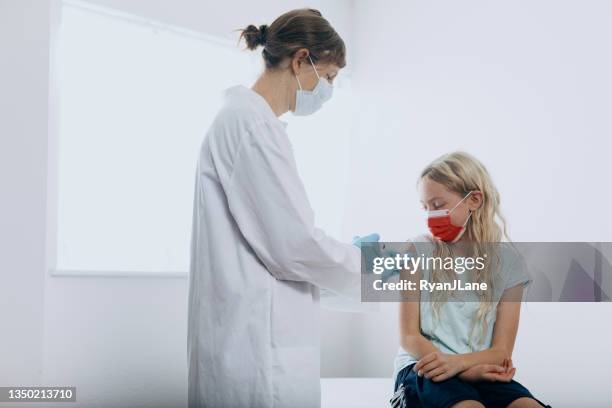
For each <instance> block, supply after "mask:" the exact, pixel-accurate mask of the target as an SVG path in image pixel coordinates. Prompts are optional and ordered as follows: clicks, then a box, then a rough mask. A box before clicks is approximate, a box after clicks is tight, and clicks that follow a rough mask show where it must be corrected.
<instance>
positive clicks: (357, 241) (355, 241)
mask: <svg viewBox="0 0 612 408" xmlns="http://www.w3.org/2000/svg"><path fill="white" fill-rule="evenodd" d="M379 240H380V235H378V234H377V233H375V232H374V233H372V234H370V235H365V236H363V237H360V236H359V235H355V236H354V237H353V245H355V246H356V247H357V248H361V244H362V243H364V242H378V241H379Z"/></svg>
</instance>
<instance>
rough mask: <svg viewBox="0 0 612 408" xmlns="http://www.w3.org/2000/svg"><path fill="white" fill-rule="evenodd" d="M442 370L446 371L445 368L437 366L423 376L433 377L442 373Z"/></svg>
mask: <svg viewBox="0 0 612 408" xmlns="http://www.w3.org/2000/svg"><path fill="white" fill-rule="evenodd" d="M444 372H446V368H444V367H438V368H436V369H435V370H431V371H430V372H428V373H427V374H425V378H435V377H437V376H439V375H440V374H444Z"/></svg>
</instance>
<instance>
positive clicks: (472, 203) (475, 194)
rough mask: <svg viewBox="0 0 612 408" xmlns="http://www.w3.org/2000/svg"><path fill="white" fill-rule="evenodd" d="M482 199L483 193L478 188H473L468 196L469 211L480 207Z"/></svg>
mask: <svg viewBox="0 0 612 408" xmlns="http://www.w3.org/2000/svg"><path fill="white" fill-rule="evenodd" d="M483 201H484V194H482V191H480V190H473V191H472V194H470V196H469V197H468V207H469V209H470V211H476V210H477V209H479V208H480V207H482V203H483Z"/></svg>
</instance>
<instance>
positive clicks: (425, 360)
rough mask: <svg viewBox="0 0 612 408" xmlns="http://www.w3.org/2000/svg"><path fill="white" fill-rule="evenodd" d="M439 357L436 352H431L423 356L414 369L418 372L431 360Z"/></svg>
mask: <svg viewBox="0 0 612 408" xmlns="http://www.w3.org/2000/svg"><path fill="white" fill-rule="evenodd" d="M436 357H437V354H436V353H435V352H432V353H429V354H427V355H426V356H425V357H423V358H422V359H420V360H419V361H418V362H417V363H416V364H415V365H414V368H413V369H412V371H414V372H417V371H419V370H420V369H421V368H423V366H424V365H425V364H427V363H429V362H430V361H433V360H435V359H436Z"/></svg>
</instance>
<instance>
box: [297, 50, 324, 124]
mask: <svg viewBox="0 0 612 408" xmlns="http://www.w3.org/2000/svg"><path fill="white" fill-rule="evenodd" d="M308 59H309V60H310V64H311V65H312V68H314V70H315V74H317V78H319V82H317V86H315V87H314V89H313V90H312V91H306V90H304V89H302V84H301V83H300V79H299V78H298V76H297V75H296V76H295V79H297V82H298V86H299V87H300V89H298V90H297V92H296V95H295V110H294V111H293V114H294V115H296V116H306V115H310V114H312V113H315V112H316V111H318V110H319V109H321V106H323V104H324V103H325V102H327V101H328V100H329V99H330V98H331V97H332V93H333V90H334V87H333V86H332V85H331V84H330V83H329V82H328V81H327V80H326V79H324V78H321V77H320V76H319V73H318V72H317V68H315V66H314V64H313V62H312V58H310V55H308Z"/></svg>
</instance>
